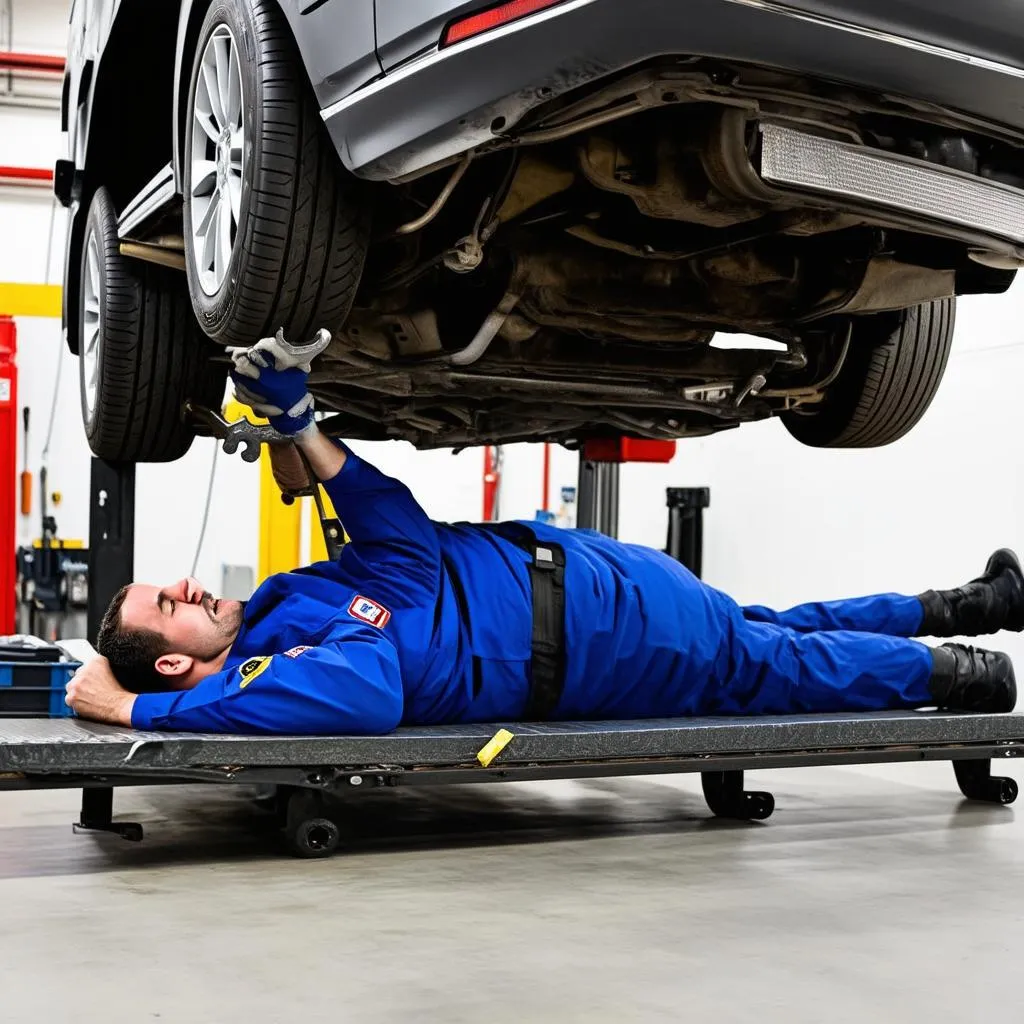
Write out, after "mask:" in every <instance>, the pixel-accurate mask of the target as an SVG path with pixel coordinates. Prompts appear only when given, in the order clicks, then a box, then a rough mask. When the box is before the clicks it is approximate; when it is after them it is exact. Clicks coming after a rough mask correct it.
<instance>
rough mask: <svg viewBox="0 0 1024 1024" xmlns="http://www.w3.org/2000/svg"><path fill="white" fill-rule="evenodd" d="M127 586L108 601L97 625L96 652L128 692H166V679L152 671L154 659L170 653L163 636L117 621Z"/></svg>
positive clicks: (119, 619)
mask: <svg viewBox="0 0 1024 1024" xmlns="http://www.w3.org/2000/svg"><path fill="white" fill-rule="evenodd" d="M128 590H129V588H128V587H122V588H121V589H120V590H119V591H118V592H117V594H115V595H114V600H113V601H111V602H110V606H109V607H108V608H107V610H106V612H105V613H104V615H103V621H102V622H101V623H100V631H99V635H98V636H97V638H96V650H97V652H98V653H99V654H102V655H103V657H104V658H106V659H107V661H109V662H110V668H111V670H112V671H113V673H114V677H115V678H116V679H117V681H118V682H119V683H120V684H121V685H122V686H123V687H124V688H125V689H126V690H130V691H131V692H132V693H157V692H159V691H160V690H166V689H169V687H168V685H167V679H166V677H165V676H163V675H161V674H160V673H159V672H157V670H156V659H157V658H159V657H161V656H162V655H164V654H169V653H170V647H169V645H168V643H167V641H166V640H165V639H164V637H163V636H162V635H161V634H160V633H158V632H157V631H156V630H155V629H125V627H124V622H123V621H122V619H121V612H122V609H123V607H124V599H125V598H126V597H127V596H128Z"/></svg>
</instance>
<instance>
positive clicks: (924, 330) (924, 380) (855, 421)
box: [782, 298, 956, 448]
mask: <svg viewBox="0 0 1024 1024" xmlns="http://www.w3.org/2000/svg"><path fill="white" fill-rule="evenodd" d="M955 322H956V299H954V298H947V299H936V300H935V301H933V302H925V303H923V304H922V305H920V306H912V307H911V308H910V309H904V310H901V311H900V312H898V313H892V314H890V313H879V314H876V315H874V316H865V317H855V318H854V321H853V333H852V335H851V338H850V351H849V354H848V355H847V358H846V362H845V364H844V365H843V368H842V370H841V371H840V374H839V376H838V378H837V379H836V380H835V381H834V382H833V383H832V385H831V386H830V387H829V388H828V391H827V393H826V395H825V399H824V401H823V402H822V403H821V404H820V405H819V406H812V407H805V408H804V409H801V410H798V411H793V412H789V413H785V414H783V416H782V421H783V423H784V424H785V425H786V429H787V430H788V431H789V432H790V434H792V435H793V437H795V438H796V439H797V440H798V441H802V442H803V443H804V444H806V445H810V446H811V447H813V448H879V447H881V446H882V445H887V444H892V442H893V441H898V440H899V439H900V438H901V437H903V436H904V435H905V434H907V433H908V432H909V431H910V430H911V429H912V428H913V427H915V426H916V425H917V424H918V422H919V421H920V420H921V417H922V416H924V414H925V413H926V412H927V411H928V406H930V405H931V404H932V399H933V398H934V397H935V394H936V392H937V391H938V390H939V384H940V383H942V376H943V374H944V373H945V370H946V363H947V361H948V359H949V350H950V347H951V346H952V343H953V328H954V326H955Z"/></svg>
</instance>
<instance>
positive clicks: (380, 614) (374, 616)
mask: <svg viewBox="0 0 1024 1024" xmlns="http://www.w3.org/2000/svg"><path fill="white" fill-rule="evenodd" d="M348 613H349V615H351V616H352V618H353V619H358V620H359V621H360V622H368V623H369V624H370V625H371V626H376V627H377V628H378V629H383V628H384V627H385V626H386V625H387V624H388V621H389V620H390V618H391V612H389V611H388V610H387V608H385V607H384V606H383V605H380V604H377V602H376V601H371V600H370V599H369V598H368V597H354V598H353V599H352V603H351V604H350V605H349V606H348Z"/></svg>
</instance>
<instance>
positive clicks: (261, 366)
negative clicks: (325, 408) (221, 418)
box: [228, 328, 331, 437]
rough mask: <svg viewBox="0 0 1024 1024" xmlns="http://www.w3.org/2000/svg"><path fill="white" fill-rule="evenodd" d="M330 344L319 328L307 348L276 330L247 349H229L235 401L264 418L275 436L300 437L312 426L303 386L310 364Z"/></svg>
mask: <svg viewBox="0 0 1024 1024" xmlns="http://www.w3.org/2000/svg"><path fill="white" fill-rule="evenodd" d="M330 343H331V334H330V331H325V330H323V329H322V328H321V330H319V331H317V333H316V337H315V338H314V339H313V340H312V341H311V342H310V343H309V344H308V345H292V344H291V343H290V342H288V341H286V340H285V337H284V332H283V331H280V330H279V331H278V332H277V334H276V335H275V336H274V337H273V338H264V339H263V340H262V341H258V342H257V343H256V344H255V345H253V346H252V347H251V348H244V349H243V348H236V349H229V350H228V351H229V353H230V355H231V360H232V362H233V363H234V364H235V368H234V370H232V372H231V380H232V381H233V382H234V385H235V394H236V395H237V396H238V400H239V401H240V402H244V403H245V404H246V405H248V406H250V407H251V408H252V410H253V411H254V412H256V413H258V414H259V415H260V416H266V417H267V419H268V420H270V425H271V426H272V427H273V428H274V429H275V430H276V431H277V432H278V433H279V434H284V435H286V436H288V437H294V436H296V435H297V434H301V433H302V432H303V431H304V430H306V429H308V427H309V426H310V425H311V424H312V422H313V396H312V395H311V394H310V393H309V388H308V383H307V382H308V378H309V373H310V370H311V369H312V361H313V360H314V359H315V358H316V357H317V356H318V355H320V353H321V352H323V351H324V349H325V348H327V346H328V345H329V344H330Z"/></svg>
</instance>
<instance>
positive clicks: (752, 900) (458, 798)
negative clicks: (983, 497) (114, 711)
mask: <svg viewBox="0 0 1024 1024" xmlns="http://www.w3.org/2000/svg"><path fill="white" fill-rule="evenodd" d="M750 781H751V783H752V784H753V785H754V786H759V787H761V788H769V789H772V790H773V791H774V792H775V795H776V799H777V810H776V813H775V816H774V817H773V818H772V819H770V820H769V821H768V822H765V823H760V824H749V825H744V824H731V823H724V822H715V821H712V820H711V819H709V818H708V817H707V812H706V810H705V807H704V804H703V801H702V800H701V798H700V796H699V783H697V781H696V780H695V779H694V778H687V777H681V778H669V777H660V778H655V779H644V780H639V779H612V780H597V781H586V782H573V783H544V784H541V783H531V784H518V785H506V786H498V785H495V786H477V787H464V788H460V789H454V788H453V789H439V790H435V791H419V792H416V791H393V792H388V793H371V794H365V795H364V794H361V795H360V797H359V801H358V803H353V804H351V805H350V811H351V819H352V821H353V824H354V827H355V830H356V833H357V838H355V839H354V840H353V841H352V843H351V845H350V847H349V852H348V853H346V854H344V855H340V856H337V857H335V858H334V859H332V860H327V861H297V860H293V859H289V858H286V857H282V856H280V855H279V853H278V851H277V847H276V845H275V842H276V841H275V837H274V835H273V834H272V833H271V832H270V831H269V829H268V822H267V820H266V819H265V818H263V817H262V816H261V815H260V814H259V813H258V812H257V811H256V810H255V809H254V808H253V807H252V805H251V804H250V803H249V802H248V801H247V800H246V799H245V794H244V793H243V792H241V791H238V790H232V789H227V788H225V789H223V790H221V789H217V790H214V789H212V788H211V789H200V788H188V789H175V790H171V789H168V790H126V791H121V792H120V793H119V795H118V799H117V804H116V810H117V812H118V813H119V815H120V816H121V817H123V818H136V819H138V820H141V821H143V822H145V824H146V827H147V838H146V841H145V842H144V843H143V844H141V845H139V846H134V845H130V844H126V843H123V842H121V841H120V840H117V839H114V838H113V837H105V836H104V837H93V836H74V835H72V834H71V829H70V822H71V820H72V818H73V816H74V813H75V810H76V806H77V797H76V794H74V793H70V792H57V793H52V792H51V793H36V794H30V793H11V794H7V793H4V794H0V920H2V928H3V938H2V939H0V950H2V954H0V1021H2V1022H3V1024H17V1022H22V1021H26V1022H27V1021H32V1022H47V1024H48V1022H64V1021H74V1022H76V1024H80V1022H84V1024H90V1022H93V1021H95V1022H103V1024H121V1022H124V1024H138V1022H140V1021H149V1020H154V1021H155V1020H159V1021H161V1022H162V1024H177V1022H182V1024H234V1022H239V1024H242V1022H245V1024H255V1022H259V1024H262V1022H275V1024H276V1022H282V1024H291V1022H293V1021H302V1022H303V1024H312V1022H319V1021H325V1022H327V1021H329V1022H332V1024H348V1022H353V1024H375V1022H378V1021H380V1022H391V1021H404V1022H416V1024H420V1022H434V1021H438V1022H444V1024H457V1022H463V1021H465V1022H467V1024H504V1022H506V1021H507V1022H516V1024H523V1022H535V1021H557V1022H559V1024H566V1022H576V1021H579V1022H587V1024H594V1022H605V1021H608V1022H615V1024H618V1022H623V1021H694V1022H698V1021H700V1022H703V1021H708V1022H713V1024H729V1022H733V1021H740V1022H748V1021H750V1022H754V1021H756V1022H760V1024H763V1022H772V1021H780V1022H781V1021H785V1022H787V1024H801V1022H805V1021H806V1022H813V1024H820V1022H823V1021H828V1022H830V1024H831V1022H846V1021H850V1022H857V1024H864V1022H867V1021H873V1022H887V1021H893V1022H896V1021H898V1022H901V1024H906V1022H915V1024H916V1022H918V1021H921V1022H924V1021H927V1022H929V1024H932V1022H945V1021H949V1022H957V1024H965V1022H975V1021H977V1022H979V1024H980V1022H982V1021H984V1022H985V1024H991V1022H992V1021H993V1020H998V1021H1000V1022H1001V1024H1002V1022H1007V1021H1009V1022H1014V1021H1021V1020H1024V1010H1022V1009H1021V986H1020V982H1019V981H1018V977H1019V975H1018V971H1019V969H1020V968H1019V964H1020V956H1021V950H1022V948H1024V887H1022V882H1024V842H1022V840H1024V811H1018V812H1016V813H1015V812H1014V810H1013V809H1011V808H1005V807H992V806H985V805H976V804H967V803H965V802H963V801H961V800H960V798H959V794H958V792H957V791H956V789H955V786H954V783H953V777H952V770H951V769H950V767H949V766H948V765H943V764H934V765H893V766H883V767H877V768H865V769H851V768H832V769H802V770H796V771H781V772H770V773H764V774H761V775H757V774H754V775H752V776H750ZM1022 806H1024V804H1022Z"/></svg>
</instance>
